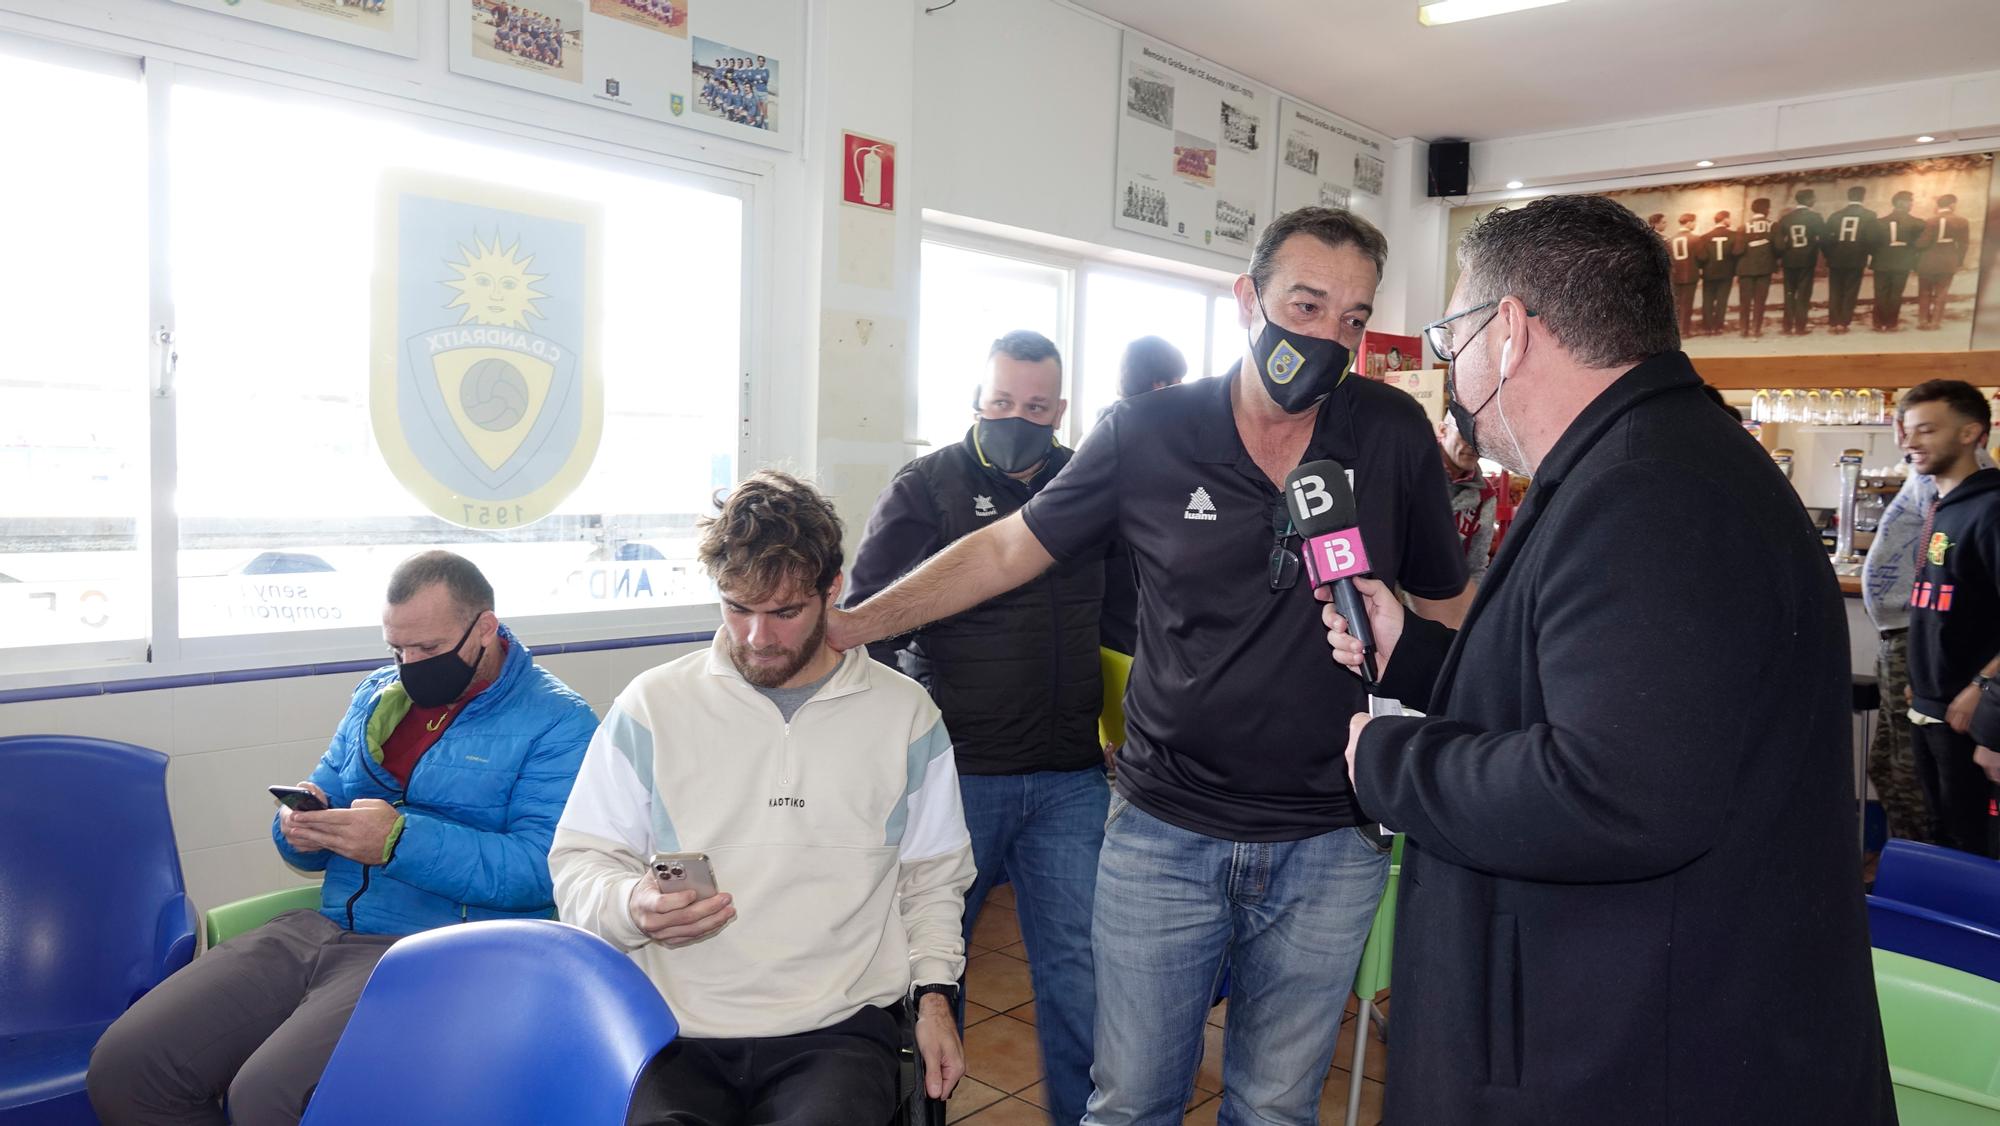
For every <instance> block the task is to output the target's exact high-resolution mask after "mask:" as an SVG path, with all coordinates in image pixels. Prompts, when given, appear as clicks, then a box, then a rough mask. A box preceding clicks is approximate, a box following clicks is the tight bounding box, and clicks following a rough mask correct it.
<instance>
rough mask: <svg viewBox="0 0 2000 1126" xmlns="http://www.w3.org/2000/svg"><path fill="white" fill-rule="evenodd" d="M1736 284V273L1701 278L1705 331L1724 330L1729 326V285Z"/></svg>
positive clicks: (1702, 321)
mask: <svg viewBox="0 0 2000 1126" xmlns="http://www.w3.org/2000/svg"><path fill="white" fill-rule="evenodd" d="M1734 284H1736V275H1735V274H1730V275H1728V276H1727V277H1720V278H1711V277H1703V278H1702V279H1701V329H1702V331H1703V332H1723V331H1726V330H1727V329H1728V328H1729V287H1730V286H1732V285H1734Z"/></svg>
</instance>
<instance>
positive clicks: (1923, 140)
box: [1917, 133, 1937, 145]
mask: <svg viewBox="0 0 2000 1126" xmlns="http://www.w3.org/2000/svg"><path fill="white" fill-rule="evenodd" d="M1935 140H1937V138H1936V137H1933V136H1931V135H1930V134H1929V133H1926V134H1924V135H1923V136H1921V137H1918V138H1917V143H1918V144H1920V145H1928V144H1930V143H1931V142H1932V141H1935Z"/></svg>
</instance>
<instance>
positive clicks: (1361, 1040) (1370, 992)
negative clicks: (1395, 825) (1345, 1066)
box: [1347, 833, 1403, 1122]
mask: <svg viewBox="0 0 2000 1126" xmlns="http://www.w3.org/2000/svg"><path fill="white" fill-rule="evenodd" d="M1402 883H1403V834H1401V833H1398V834H1396V838H1395V843H1394V844H1392V845H1390V846H1389V882H1388V883H1386V884H1384V885H1383V887H1382V900H1381V902H1379V903H1377V904H1376V905H1375V921H1374V923H1372V924H1370V925H1369V927H1368V944H1367V945H1365V946H1363V947H1362V948H1361V964H1360V966H1359V967H1358V968H1356V970H1355V971H1354V995H1355V996H1356V997H1358V998H1360V999H1361V1009H1360V1012H1359V1013H1358V1014H1357V1015H1356V1016H1355V1018H1354V1067H1353V1070H1351V1071H1349V1072H1348V1075H1347V1121H1349V1122H1358V1121H1360V1119H1359V1117H1358V1116H1359V1115H1360V1113H1361V1082H1362V1077H1361V1065H1362V1064H1363V1063H1365V1062H1367V1057H1368V1026H1369V1023H1370V1022H1371V1021H1372V1020H1373V1019H1374V1012H1375V998H1377V997H1379V996H1381V995H1382V991H1383V990H1384V989H1387V988H1389V968H1390V965H1391V963H1393V962H1394V960H1395V953H1396V889H1397V888H1398V887H1400V886H1402Z"/></svg>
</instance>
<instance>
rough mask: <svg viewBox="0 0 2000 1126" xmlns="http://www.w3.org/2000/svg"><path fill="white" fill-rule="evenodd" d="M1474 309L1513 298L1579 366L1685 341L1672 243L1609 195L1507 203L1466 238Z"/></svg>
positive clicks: (1465, 267)
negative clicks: (1670, 261) (1675, 289)
mask: <svg viewBox="0 0 2000 1126" xmlns="http://www.w3.org/2000/svg"><path fill="white" fill-rule="evenodd" d="M1458 262H1459V266H1460V268H1461V270H1462V271H1463V273H1464V278H1465V297H1464V301H1465V303H1466V305H1467V306H1472V305H1477V304H1480V303H1483V302H1487V301H1497V300H1499V299H1500V298H1503V297H1514V298H1517V299H1519V300H1520V302H1521V303H1522V304H1524V305H1526V306H1527V307H1528V308H1529V309H1530V310H1532V311H1533V312H1534V313H1535V314H1536V315H1537V316H1539V317H1540V318H1541V321H1542V323H1543V325H1545V326H1546V327H1547V328H1548V330H1549V334H1550V335H1551V336H1554V337H1555V338H1556V340H1557V341H1558V342H1559V343H1561V344H1562V346H1563V347H1564V348H1566V349H1568V350H1569V353H1570V355H1572V356H1574V357H1575V358H1576V360H1577V362H1578V363H1581V364H1584V365H1587V366H1589V367H1594V368H1608V367H1614V366H1616V365H1619V364H1634V363H1638V362H1639V361H1641V360H1644V359H1646V358H1647V357H1649V356H1656V355H1659V354H1660V353H1662V352H1672V351H1676V350H1678V349H1679V348H1680V346H1681V334H1680V325H1679V322H1678V318H1677V317H1676V315H1675V313H1674V293H1673V284H1672V281H1671V280H1670V279H1671V276H1672V273H1671V267H1670V266H1669V264H1668V261H1667V246H1666V243H1665V242H1664V241H1662V240H1661V238H1660V236H1659V235H1657V234H1655V233H1654V232H1653V229H1652V228H1651V227H1649V226H1647V225H1646V221H1645V220H1644V219H1641V218H1640V217H1639V216H1638V215H1637V214H1636V213H1634V212H1633V211H1631V210H1629V209H1627V208H1626V207H1624V206H1623V205H1621V204H1619V203H1616V202H1614V201H1612V200H1610V199H1608V198H1606V197H1604V196H1601V195H1572V196H1550V197H1548V198H1545V199H1538V200H1535V201H1534V202H1533V203H1530V204H1528V205H1527V206H1525V207H1519V208H1506V207H1503V208H1500V209H1499V210H1497V211H1494V212H1493V213H1491V214H1489V215H1487V216H1485V217H1483V218H1481V219H1480V220H1479V221H1478V222H1476V223H1474V224H1473V225H1472V227H1471V229H1469V230H1467V231H1466V232H1465V237H1464V238H1462V239H1461V240H1460V241H1459V244H1458Z"/></svg>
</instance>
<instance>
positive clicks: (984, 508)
mask: <svg viewBox="0 0 2000 1126" xmlns="http://www.w3.org/2000/svg"><path fill="white" fill-rule="evenodd" d="M995 511H996V509H995V508H994V507H993V498H992V497H973V498H972V514H973V515H974V516H991V515H993V514H994V512H995Z"/></svg>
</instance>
